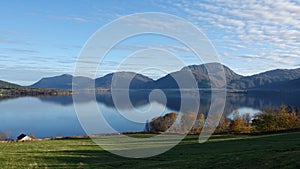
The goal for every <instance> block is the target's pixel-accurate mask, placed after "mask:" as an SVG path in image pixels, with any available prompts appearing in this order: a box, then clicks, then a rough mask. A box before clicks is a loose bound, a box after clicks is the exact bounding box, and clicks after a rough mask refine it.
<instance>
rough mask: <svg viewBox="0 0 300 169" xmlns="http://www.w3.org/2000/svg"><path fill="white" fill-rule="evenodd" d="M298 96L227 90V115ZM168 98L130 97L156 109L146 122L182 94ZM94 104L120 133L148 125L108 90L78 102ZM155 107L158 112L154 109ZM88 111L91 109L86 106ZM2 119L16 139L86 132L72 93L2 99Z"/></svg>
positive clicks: (203, 107) (206, 103) (205, 104)
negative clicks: (135, 118) (136, 119)
mask: <svg viewBox="0 0 300 169" xmlns="http://www.w3.org/2000/svg"><path fill="white" fill-rule="evenodd" d="M209 96H210V95H209V94H200V97H201V99H200V110H199V112H201V113H207V111H208V109H209V107H210V97H209ZM299 98H300V93H276V92H264V93H263V92H252V93H228V94H227V97H226V105H225V109H224V114H225V115H226V116H227V117H229V118H230V117H231V116H232V113H233V112H234V111H239V112H240V113H241V114H242V113H250V114H252V115H254V114H256V113H258V112H260V111H262V110H264V109H265V108H272V107H278V106H280V105H282V104H286V105H288V106H291V107H297V108H299V107H300V102H299ZM167 99H168V102H167V106H166V107H164V106H163V105H162V103H160V101H159V100H157V101H153V102H149V100H148V95H147V94H145V93H142V94H134V95H132V96H131V102H132V105H133V106H134V108H135V109H137V110H139V111H141V112H143V111H146V110H148V109H149V108H150V107H152V108H154V109H152V111H153V112H152V114H151V115H150V116H147V117H145V119H143V120H144V121H145V122H146V120H149V121H150V120H151V119H152V118H154V117H156V116H158V115H163V114H166V113H169V112H172V111H174V112H176V111H178V110H179V108H180V106H179V105H180V97H179V96H177V95H170V96H168V98H167ZM91 103H96V104H97V105H98V106H99V108H100V110H101V111H102V113H103V115H104V117H105V119H106V120H107V121H108V123H109V124H110V125H111V126H112V127H113V128H114V129H115V130H116V131H118V132H134V131H143V130H144V128H145V122H144V123H139V122H132V121H130V120H128V119H126V118H124V117H123V116H122V115H120V114H119V111H120V109H121V111H124V112H130V111H131V109H132V108H131V107H130V106H126V105H122V106H121V107H119V111H118V110H117V109H116V108H115V105H114V103H113V101H112V98H111V95H110V94H109V93H104V94H100V95H97V97H96V100H92V99H82V101H81V102H80V103H79V104H82V105H83V106H85V105H86V107H89V104H91ZM156 109H157V111H158V112H155V110H156ZM162 110H163V111H162ZM87 111H91V110H88V108H87ZM0 119H1V122H0V133H6V134H7V135H9V136H10V138H12V139H16V137H17V136H18V135H19V134H21V133H25V134H28V135H30V134H34V135H35V136H36V137H38V138H45V137H56V136H77V135H86V134H85V132H84V130H83V128H82V127H81V125H80V122H79V120H78V118H77V114H76V112H75V109H74V106H73V99H72V96H55V97H19V98H10V99H2V100H1V101H0ZM103 133H106V132H105V130H103V131H102V133H98V134H103Z"/></svg>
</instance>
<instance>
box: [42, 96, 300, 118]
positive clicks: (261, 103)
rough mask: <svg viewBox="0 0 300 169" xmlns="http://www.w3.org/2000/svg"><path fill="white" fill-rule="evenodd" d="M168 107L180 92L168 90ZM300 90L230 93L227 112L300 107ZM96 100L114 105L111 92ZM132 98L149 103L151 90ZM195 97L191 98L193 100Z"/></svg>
mask: <svg viewBox="0 0 300 169" xmlns="http://www.w3.org/2000/svg"><path fill="white" fill-rule="evenodd" d="M167 93H168V94H167V104H166V105H167V107H168V108H169V109H171V110H174V111H178V110H179V109H180V103H181V97H180V95H179V93H178V92H175V91H174V92H167ZM186 97H189V96H186ZM210 98H211V95H210V93H207V92H203V93H202V92H200V110H199V112H200V113H204V114H206V113H207V112H208V110H209V107H210ZM299 98H300V92H298V93H280V92H248V93H228V94H227V97H226V105H225V110H224V113H225V114H229V113H231V112H232V111H233V110H235V109H237V108H240V107H249V108H253V109H259V110H262V109H265V108H268V107H278V106H280V105H282V104H285V105H288V106H291V107H300V102H299V100H298V99H299ZM39 99H40V100H41V101H43V102H51V103H55V104H60V105H70V104H73V99H72V96H57V97H41V98H39ZM93 100H94V98H93V97H89V96H88V95H87V96H82V97H80V100H79V102H78V103H79V104H80V103H85V102H90V101H93ZM96 100H97V102H99V103H102V104H104V105H106V106H108V107H114V106H115V105H114V102H113V98H112V95H111V93H108V92H107V93H102V94H98V95H96ZM130 100H131V103H132V105H133V106H134V107H137V108H138V107H140V106H143V105H146V104H149V92H147V91H143V92H141V91H138V92H137V91H135V92H130ZM154 101H156V102H158V103H163V100H162V99H160V98H156V99H155V100H154ZM192 101H193V99H191V102H192ZM119 106H120V107H119V108H124V109H126V108H129V107H130V106H129V105H126V104H123V105H122V104H120V105H119Z"/></svg>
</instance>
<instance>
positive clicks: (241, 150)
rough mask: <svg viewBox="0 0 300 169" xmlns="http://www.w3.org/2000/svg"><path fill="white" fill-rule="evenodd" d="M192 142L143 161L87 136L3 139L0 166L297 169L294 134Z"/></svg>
mask: <svg viewBox="0 0 300 169" xmlns="http://www.w3.org/2000/svg"><path fill="white" fill-rule="evenodd" d="M133 136H134V137H145V135H142V134H136V135H133ZM197 141H198V136H187V137H186V139H185V140H183V141H182V142H181V143H180V144H179V145H177V146H176V147H174V148H173V149H171V150H170V151H168V152H166V153H164V154H161V155H158V156H154V157H151V158H145V159H129V158H124V157H119V156H116V155H113V154H111V153H109V152H106V151H104V150H102V149H101V148H100V147H99V146H97V145H95V144H94V143H93V142H92V141H91V140H90V139H63V140H45V141H34V142H24V143H4V144H0V150H1V152H0V168H1V169H2V168H189V169H191V168H295V169H296V168H300V132H293V133H284V134H272V135H262V136H237V135H215V136H213V137H212V138H211V139H210V140H209V141H208V142H206V143H204V144H198V143H197Z"/></svg>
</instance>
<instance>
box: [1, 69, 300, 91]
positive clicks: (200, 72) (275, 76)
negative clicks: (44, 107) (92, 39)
mask: <svg viewBox="0 0 300 169" xmlns="http://www.w3.org/2000/svg"><path fill="white" fill-rule="evenodd" d="M206 68H209V70H213V71H214V70H217V71H218V70H220V68H223V69H224V72H225V76H226V82H227V86H226V87H227V89H229V90H274V91H275V90H280V91H294V90H300V68H298V69H276V70H271V71H267V72H263V73H259V74H255V75H252V76H242V75H239V74H237V73H235V72H234V71H232V70H231V69H230V68H228V67H227V66H224V65H221V64H219V63H207V64H201V65H190V66H187V67H183V68H182V69H181V70H178V71H176V72H172V73H170V74H167V75H166V76H164V77H161V78H159V79H157V80H153V79H151V78H149V77H147V76H144V75H142V74H138V73H134V72H115V73H110V74H107V75H105V76H103V77H99V78H96V79H95V87H96V88H101V89H110V87H111V86H112V85H113V86H118V87H121V88H122V87H124V88H127V87H126V86H121V85H122V84H123V83H126V82H128V80H129V79H132V80H131V82H130V87H129V88H130V89H155V88H157V89H178V84H177V82H176V81H175V79H174V78H173V77H176V79H179V80H184V79H186V76H188V75H190V74H191V73H192V75H193V76H194V78H195V80H196V82H197V84H198V87H199V88H204V89H209V88H210V87H211V85H214V84H211V83H210V78H209V76H208V72H207V69H206ZM113 77H114V78H115V81H114V82H115V84H113V83H112V82H113V80H112V78H113ZM75 78H76V79H77V80H76V81H79V82H82V83H85V84H89V82H91V81H93V79H91V78H87V77H75ZM211 78H214V83H216V86H222V85H225V84H222V82H223V81H222V80H220V79H222V76H221V75H214V76H212V77H211ZM72 79H73V76H72V75H69V74H63V75H60V76H55V77H47V78H42V79H41V80H39V81H38V82H36V83H34V84H32V85H30V86H29V87H32V88H51V89H62V90H71V89H72ZM82 83H81V84H82ZM0 84H1V83H0ZM74 85H78V84H74ZM0 87H1V86H0ZM89 87H90V86H86V88H89Z"/></svg>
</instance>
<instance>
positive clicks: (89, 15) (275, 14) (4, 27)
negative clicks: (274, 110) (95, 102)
mask: <svg viewBox="0 0 300 169" xmlns="http://www.w3.org/2000/svg"><path fill="white" fill-rule="evenodd" d="M143 12H163V13H167V14H171V15H175V16H178V17H180V18H183V19H185V20H186V21H188V22H190V23H193V24H194V25H196V26H197V27H198V28H199V29H200V30H201V32H202V33H203V34H204V35H205V36H206V37H207V38H208V39H209V40H210V42H211V44H212V45H213V46H214V49H215V51H216V53H217V54H218V56H219V59H220V62H221V63H222V64H225V65H226V66H228V67H230V68H231V69H232V70H234V71H235V72H236V73H238V74H242V75H252V74H256V73H260V72H264V71H267V70H272V69H293V68H299V67H300V1H299V0H295V1H292V0H264V1H261V0H249V1H242V0H240V1H239V0H226V1H225V0H224V1H221V0H203V1H197V0H195V1H193V0H190V1H188V0H186V1H183V0H180V1H176V0H173V1H170V0H147V1H146V0H139V1H138V0H136V1H134V0H130V1H122V0H109V1H92V0H76V1H71V0H53V1H46V0H40V1H36V0H27V1H22V0H10V1H2V2H1V5H0V21H1V24H0V69H1V71H0V79H1V80H5V81H9V82H13V83H18V84H21V85H30V84H32V83H34V82H36V81H38V80H39V79H41V78H42V77H49V76H55V75H60V74H64V73H69V74H72V73H73V71H74V67H75V63H76V61H77V58H78V56H79V54H80V52H81V50H82V47H83V46H84V45H85V44H86V42H87V40H88V39H89V38H90V37H91V36H92V35H93V34H94V33H95V32H96V31H97V30H99V29H101V28H102V27H103V26H105V25H107V24H109V23H110V22H112V21H114V20H116V19H118V18H120V17H122V16H126V15H130V14H135V13H143ZM141 22H144V23H143V24H147V25H149V26H151V23H147V20H146V21H145V20H144V21H141ZM137 24H138V23H137ZM156 24H161V25H162V26H164V27H166V28H167V27H168V24H169V26H172V24H173V25H174V23H168V22H166V23H163V22H161V23H156ZM149 46H151V47H154V48H160V49H163V50H166V51H169V52H170V53H175V54H177V55H180V59H182V60H184V62H185V64H186V65H192V64H201V62H198V61H197V60H194V59H191V55H193V53H192V52H191V51H190V50H188V49H187V47H186V46H184V45H183V44H181V43H179V42H177V41H176V40H174V39H170V38H168V37H161V36H155V35H144V36H136V37H132V38H129V39H127V41H124V42H121V43H119V44H117V45H116V46H115V47H114V48H113V50H111V52H110V53H109V54H108V55H107V56H106V57H105V59H104V60H103V62H102V63H101V65H100V67H101V70H102V71H99V74H98V76H102V75H104V74H106V73H110V72H113V71H114V70H115V67H116V66H117V65H119V64H120V62H121V61H122V60H123V59H124V57H126V56H128V55H132V54H134V52H136V51H139V50H143V49H148V48H149ZM156 52H157V53H156V54H157V56H159V58H160V59H157V58H152V62H148V61H144V62H147V64H146V63H143V66H149V67H151V64H154V63H156V64H162V65H165V66H166V67H169V68H170V69H166V70H165V71H162V72H157V71H156V72H155V71H154V72H152V73H149V72H151V71H149V72H144V73H145V74H146V75H149V76H151V77H152V78H154V79H155V78H158V77H159V76H161V75H163V74H166V73H168V72H170V71H173V70H174V69H175V68H174V67H173V66H172V64H171V63H170V64H168V63H169V62H170V57H168V56H167V55H166V53H165V56H164V54H163V53H161V51H156ZM144 54H145V53H144ZM154 54H155V52H154ZM156 54H155V55H156ZM145 55H146V56H148V55H149V54H147V53H146V54H145ZM149 57H150V58H151V56H150V55H149ZM150 60H151V59H150ZM157 60H159V62H157ZM139 64H140V65H141V63H139V62H136V65H139ZM154 66H155V65H154ZM152 67H153V65H152ZM127 68H128V70H132V71H134V69H135V66H134V65H131V66H129V64H128V65H127ZM129 68H130V69H129ZM176 69H178V68H177V67H176ZM147 73H148V74H147Z"/></svg>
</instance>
